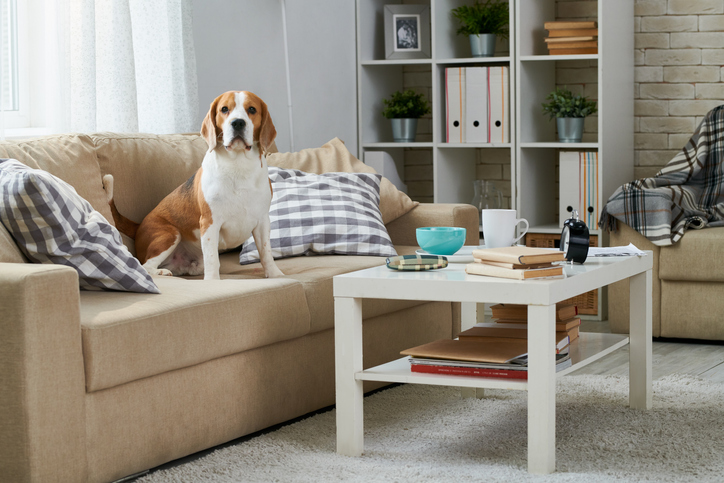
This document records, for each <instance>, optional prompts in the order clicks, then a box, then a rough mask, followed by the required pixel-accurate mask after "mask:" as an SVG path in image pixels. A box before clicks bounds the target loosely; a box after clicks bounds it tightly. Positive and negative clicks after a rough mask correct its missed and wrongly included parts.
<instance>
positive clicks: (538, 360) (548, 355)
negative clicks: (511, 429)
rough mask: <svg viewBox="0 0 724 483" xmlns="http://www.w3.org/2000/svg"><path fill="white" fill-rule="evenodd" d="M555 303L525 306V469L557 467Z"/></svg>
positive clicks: (543, 470) (535, 470)
mask: <svg viewBox="0 0 724 483" xmlns="http://www.w3.org/2000/svg"><path fill="white" fill-rule="evenodd" d="M555 308H556V306H555V305H529V306H528V472H530V473H542V474H546V473H552V472H554V471H555V469H556V367H555V365H556V358H555V350H554V348H555V346H556V339H555V330H556V329H555Z"/></svg>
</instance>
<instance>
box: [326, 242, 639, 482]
mask: <svg viewBox="0 0 724 483" xmlns="http://www.w3.org/2000/svg"><path fill="white" fill-rule="evenodd" d="M652 266H653V255H652V253H651V252H646V255H645V256H642V257H610V258H589V259H588V260H586V263H585V264H583V265H573V266H571V265H566V268H565V270H564V271H565V274H566V276H565V278H558V279H543V280H526V281H517V280H507V279H500V278H493V277H483V276H477V275H467V274H466V273H465V271H464V269H465V265H464V264H450V265H449V266H448V267H447V268H445V269H441V270H432V271H425V272H399V271H394V270H390V269H389V268H387V267H385V266H381V267H375V268H369V269H366V270H360V271H357V272H352V273H348V274H344V275H338V276H336V277H334V300H335V322H334V327H335V361H336V391H337V392H336V395H337V452H338V453H341V454H344V455H348V456H360V455H361V454H362V450H363V445H364V442H363V438H364V430H363V423H362V421H363V411H362V409H363V408H362V406H363V390H362V381H384V382H399V383H414V384H433V385H444V386H457V387H470V388H500V389H518V390H527V391H528V471H529V472H531V473H551V472H553V471H555V448H556V441H555V439H556V436H555V421H556V377H558V376H562V375H565V374H567V373H569V372H571V371H573V370H575V369H578V368H580V367H582V366H583V365H586V364H588V363H591V362H593V361H595V360H596V359H599V358H601V357H603V356H604V355H606V354H609V353H611V352H613V351H614V350H616V349H618V348H620V347H623V346H625V345H626V344H630V346H631V347H630V359H629V360H630V364H629V379H630V382H629V405H630V406H631V407H632V408H638V409H650V408H651V394H652V392H651V349H652V340H651V339H652V335H651V269H652ZM627 278H628V279H629V280H630V291H631V308H630V314H631V328H630V334H629V337H626V336H624V335H620V334H593V333H581V334H580V338H579V339H578V340H576V341H574V342H573V344H571V359H572V361H573V365H572V366H571V367H570V368H567V369H566V370H563V371H560V372H558V373H556V368H555V354H554V351H553V350H552V348H553V347H554V345H555V338H554V337H555V304H556V303H557V302H560V301H562V300H566V299H568V298H571V297H574V296H576V295H579V294H582V293H586V292H588V291H590V290H593V289H596V288H599V287H603V286H605V285H608V284H611V283H614V282H617V281H619V280H624V279H627ZM365 298H379V299H398V300H426V301H434V300H437V301H449V302H462V303H463V317H464V320H463V324H464V325H463V326H464V327H466V326H470V325H472V323H474V320H475V319H474V318H475V308H474V307H475V305H476V304H477V303H511V304H527V305H528V321H529V322H528V361H529V369H528V380H527V381H520V380H507V379H492V378H490V379H488V378H480V377H466V376H447V375H439V374H420V373H413V372H411V371H410V364H409V361H408V360H407V359H406V358H404V357H403V358H400V359H398V360H396V361H392V362H389V363H387V364H383V365H380V366H377V367H373V368H370V369H367V370H363V369H362V299H365ZM400 410H401V411H402V410H404V408H400ZM461 417H462V415H461Z"/></svg>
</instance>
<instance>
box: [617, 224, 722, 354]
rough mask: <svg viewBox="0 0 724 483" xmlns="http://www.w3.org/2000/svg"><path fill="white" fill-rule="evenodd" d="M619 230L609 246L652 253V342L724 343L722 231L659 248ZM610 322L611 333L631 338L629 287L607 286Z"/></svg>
mask: <svg viewBox="0 0 724 483" xmlns="http://www.w3.org/2000/svg"><path fill="white" fill-rule="evenodd" d="M617 224H618V227H619V229H618V230H617V231H614V232H612V233H611V239H610V244H611V246H625V245H628V244H629V243H633V244H634V245H636V246H637V247H638V248H639V249H641V250H652V251H653V252H654V269H653V283H652V285H653V297H652V301H653V309H652V319H653V336H654V337H670V338H681V339H707V340H724V323H723V322H722V314H724V297H722V294H724V258H722V256H721V247H722V242H723V241H724V228H704V229H702V230H694V229H690V230H687V231H686V233H685V234H684V236H683V237H682V238H681V240H679V242H677V243H676V244H674V245H671V246H667V247H659V246H656V245H654V244H653V243H651V242H650V241H649V240H647V239H646V238H645V237H644V236H643V235H641V234H640V233H638V232H637V231H635V230H634V229H633V228H631V227H630V226H628V225H626V224H625V223H622V222H620V221H619V222H618V223H617ZM608 316H609V321H610V325H611V330H612V331H613V332H618V333H628V332H629V286H628V281H624V282H618V283H615V284H613V285H610V286H609V294H608Z"/></svg>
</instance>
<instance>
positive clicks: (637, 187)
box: [599, 105, 724, 246]
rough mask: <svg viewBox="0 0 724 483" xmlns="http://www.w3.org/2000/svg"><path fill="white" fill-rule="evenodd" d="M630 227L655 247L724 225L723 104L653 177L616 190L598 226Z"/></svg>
mask: <svg viewBox="0 0 724 483" xmlns="http://www.w3.org/2000/svg"><path fill="white" fill-rule="evenodd" d="M616 220H620V221H622V222H624V223H626V224H627V225H629V226H631V227H632V228H633V229H634V230H636V231H638V232H639V233H641V234H642V235H643V236H645V237H646V238H648V239H649V240H651V242H653V243H654V244H655V245H659V246H666V245H671V244H673V243H676V242H677V241H679V240H680V239H681V237H682V236H684V232H685V231H686V230H687V229H689V228H697V229H699V228H705V227H707V226H724V105H723V106H719V107H717V108H714V109H712V110H711V111H709V112H708V113H707V115H706V116H705V117H704V119H703V120H702V122H701V124H700V125H699V127H698V128H697V129H696V131H695V132H694V135H693V136H692V137H691V139H690V140H689V142H688V143H687V144H686V146H684V148H683V149H682V150H681V152H680V153H679V154H677V155H676V156H675V157H674V158H673V159H672V160H671V161H669V163H668V164H667V165H666V166H664V167H663V168H662V169H661V171H659V172H658V173H657V174H656V175H655V176H654V177H653V178H642V179H638V180H636V181H632V182H631V183H627V184H625V185H623V186H621V187H620V188H618V189H617V190H616V191H615V192H614V193H613V194H612V195H611V197H610V198H609V199H608V202H607V203H606V205H605V206H604V207H603V210H601V219H600V221H599V227H601V228H603V229H607V230H609V231H611V230H615V229H616Z"/></svg>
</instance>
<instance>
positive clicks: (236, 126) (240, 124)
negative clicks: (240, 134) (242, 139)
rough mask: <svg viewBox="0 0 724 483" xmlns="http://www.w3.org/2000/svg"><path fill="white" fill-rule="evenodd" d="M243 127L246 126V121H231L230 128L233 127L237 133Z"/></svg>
mask: <svg viewBox="0 0 724 483" xmlns="http://www.w3.org/2000/svg"><path fill="white" fill-rule="evenodd" d="M244 126H246V121H245V120H243V119H234V120H233V121H231V127H233V128H234V129H235V130H237V131H241V130H242V129H244Z"/></svg>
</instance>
